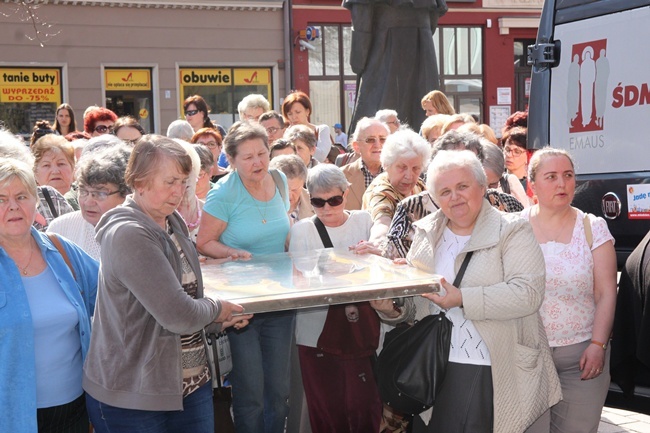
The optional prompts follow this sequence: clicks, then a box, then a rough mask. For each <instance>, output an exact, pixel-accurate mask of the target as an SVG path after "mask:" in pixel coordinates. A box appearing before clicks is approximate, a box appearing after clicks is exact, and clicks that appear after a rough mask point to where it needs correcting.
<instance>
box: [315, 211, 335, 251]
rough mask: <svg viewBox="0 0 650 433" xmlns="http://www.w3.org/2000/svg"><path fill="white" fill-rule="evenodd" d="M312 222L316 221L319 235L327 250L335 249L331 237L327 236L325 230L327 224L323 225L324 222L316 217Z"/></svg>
mask: <svg viewBox="0 0 650 433" xmlns="http://www.w3.org/2000/svg"><path fill="white" fill-rule="evenodd" d="M312 220H313V221H314V225H315V226H316V230H318V235H319V236H320V240H321V242H323V246H324V247H325V248H333V247H334V245H332V240H331V239H330V235H329V234H327V229H326V228H325V224H323V221H321V220H320V219H318V217H317V216H316V215H314V216H313V217H312Z"/></svg>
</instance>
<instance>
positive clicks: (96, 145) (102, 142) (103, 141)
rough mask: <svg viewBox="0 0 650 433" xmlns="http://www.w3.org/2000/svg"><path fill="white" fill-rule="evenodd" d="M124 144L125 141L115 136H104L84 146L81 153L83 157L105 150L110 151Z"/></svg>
mask: <svg viewBox="0 0 650 433" xmlns="http://www.w3.org/2000/svg"><path fill="white" fill-rule="evenodd" d="M122 144H124V141H122V140H120V139H119V138H117V137H116V136H114V135H113V134H102V135H100V136H98V137H93V138H91V139H90V140H88V142H87V143H86V145H85V146H84V148H83V150H82V151H81V157H84V156H85V155H87V154H89V153H93V152H97V151H100V150H104V149H110V148H112V147H115V146H120V145H122Z"/></svg>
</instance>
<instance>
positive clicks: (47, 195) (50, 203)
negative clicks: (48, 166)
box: [41, 186, 59, 218]
mask: <svg viewBox="0 0 650 433" xmlns="http://www.w3.org/2000/svg"><path fill="white" fill-rule="evenodd" d="M41 192H42V193H43V197H45V201H46V202H47V205H48V206H49V208H50V211H51V212H52V216H53V217H54V218H56V217H58V216H59V213H58V212H57V211H56V206H54V202H53V201H52V197H51V196H50V192H49V191H48V190H47V186H43V188H41Z"/></svg>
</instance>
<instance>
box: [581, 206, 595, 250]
mask: <svg viewBox="0 0 650 433" xmlns="http://www.w3.org/2000/svg"><path fill="white" fill-rule="evenodd" d="M582 225H583V226H584V227H585V238H587V244H588V245H589V249H590V250H591V247H592V246H593V244H594V235H593V233H592V232H591V220H590V219H589V214H588V213H585V217H584V218H583V219H582Z"/></svg>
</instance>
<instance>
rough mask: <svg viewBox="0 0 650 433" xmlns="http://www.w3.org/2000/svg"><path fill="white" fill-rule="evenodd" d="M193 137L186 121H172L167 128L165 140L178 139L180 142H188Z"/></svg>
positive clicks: (192, 132)
mask: <svg viewBox="0 0 650 433" xmlns="http://www.w3.org/2000/svg"><path fill="white" fill-rule="evenodd" d="M193 135H194V129H192V125H190V122H188V121H187V120H181V119H178V120H174V121H173V122H172V123H170V124H169V126H168V127H167V138H180V139H181V140H185V141H190V140H192V136H193Z"/></svg>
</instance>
